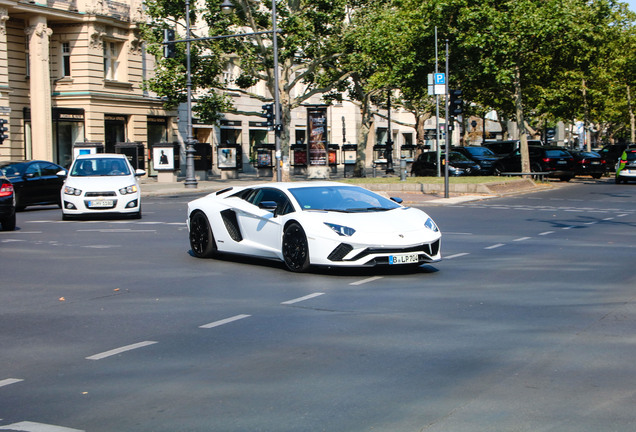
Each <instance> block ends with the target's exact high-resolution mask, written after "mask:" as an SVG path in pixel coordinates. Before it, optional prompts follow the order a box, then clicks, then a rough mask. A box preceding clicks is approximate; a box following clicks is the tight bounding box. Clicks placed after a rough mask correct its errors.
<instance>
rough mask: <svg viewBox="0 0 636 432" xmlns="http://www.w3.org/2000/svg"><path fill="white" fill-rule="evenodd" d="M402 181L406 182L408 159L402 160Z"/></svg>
mask: <svg viewBox="0 0 636 432" xmlns="http://www.w3.org/2000/svg"><path fill="white" fill-rule="evenodd" d="M400 181H406V158H402V159H400Z"/></svg>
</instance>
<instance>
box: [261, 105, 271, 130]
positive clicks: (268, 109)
mask: <svg viewBox="0 0 636 432" xmlns="http://www.w3.org/2000/svg"><path fill="white" fill-rule="evenodd" d="M262 108H263V114H265V119H266V121H265V123H266V124H267V127H272V126H274V104H273V103H268V104H265V105H263V107H262Z"/></svg>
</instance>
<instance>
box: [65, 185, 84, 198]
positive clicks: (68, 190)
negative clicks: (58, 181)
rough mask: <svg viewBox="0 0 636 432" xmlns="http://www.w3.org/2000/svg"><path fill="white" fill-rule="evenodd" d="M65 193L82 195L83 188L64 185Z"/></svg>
mask: <svg viewBox="0 0 636 432" xmlns="http://www.w3.org/2000/svg"><path fill="white" fill-rule="evenodd" d="M64 193H65V194H66V195H75V196H80V195H81V194H82V190H81V189H77V188H74V187H71V186H64Z"/></svg>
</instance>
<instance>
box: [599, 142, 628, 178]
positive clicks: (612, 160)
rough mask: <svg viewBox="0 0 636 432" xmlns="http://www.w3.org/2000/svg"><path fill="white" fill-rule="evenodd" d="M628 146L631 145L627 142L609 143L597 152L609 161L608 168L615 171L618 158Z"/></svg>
mask: <svg viewBox="0 0 636 432" xmlns="http://www.w3.org/2000/svg"><path fill="white" fill-rule="evenodd" d="M628 147H629V145H628V144H626V143H621V144H608V145H606V146H604V147H603V148H602V149H600V150H599V151H598V152H597V153H598V154H599V155H601V157H602V158H603V159H605V160H606V161H607V169H608V170H609V171H615V170H616V165H617V164H618V159H619V158H620V157H621V155H622V154H623V152H624V151H625V150H626V149H627V148H628Z"/></svg>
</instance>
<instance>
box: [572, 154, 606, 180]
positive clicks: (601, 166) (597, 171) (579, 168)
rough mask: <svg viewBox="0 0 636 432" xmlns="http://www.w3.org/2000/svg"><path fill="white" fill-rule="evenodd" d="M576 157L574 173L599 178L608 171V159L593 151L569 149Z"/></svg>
mask: <svg viewBox="0 0 636 432" xmlns="http://www.w3.org/2000/svg"><path fill="white" fill-rule="evenodd" d="M568 153H570V154H571V155H572V156H573V157H574V173H575V174H576V175H577V176H582V175H589V176H592V178H595V179H599V178H601V177H602V176H603V174H605V173H606V172H607V161H606V160H605V159H603V158H602V157H601V155H600V154H598V153H596V152H593V151H589V152H588V151H579V150H568Z"/></svg>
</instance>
